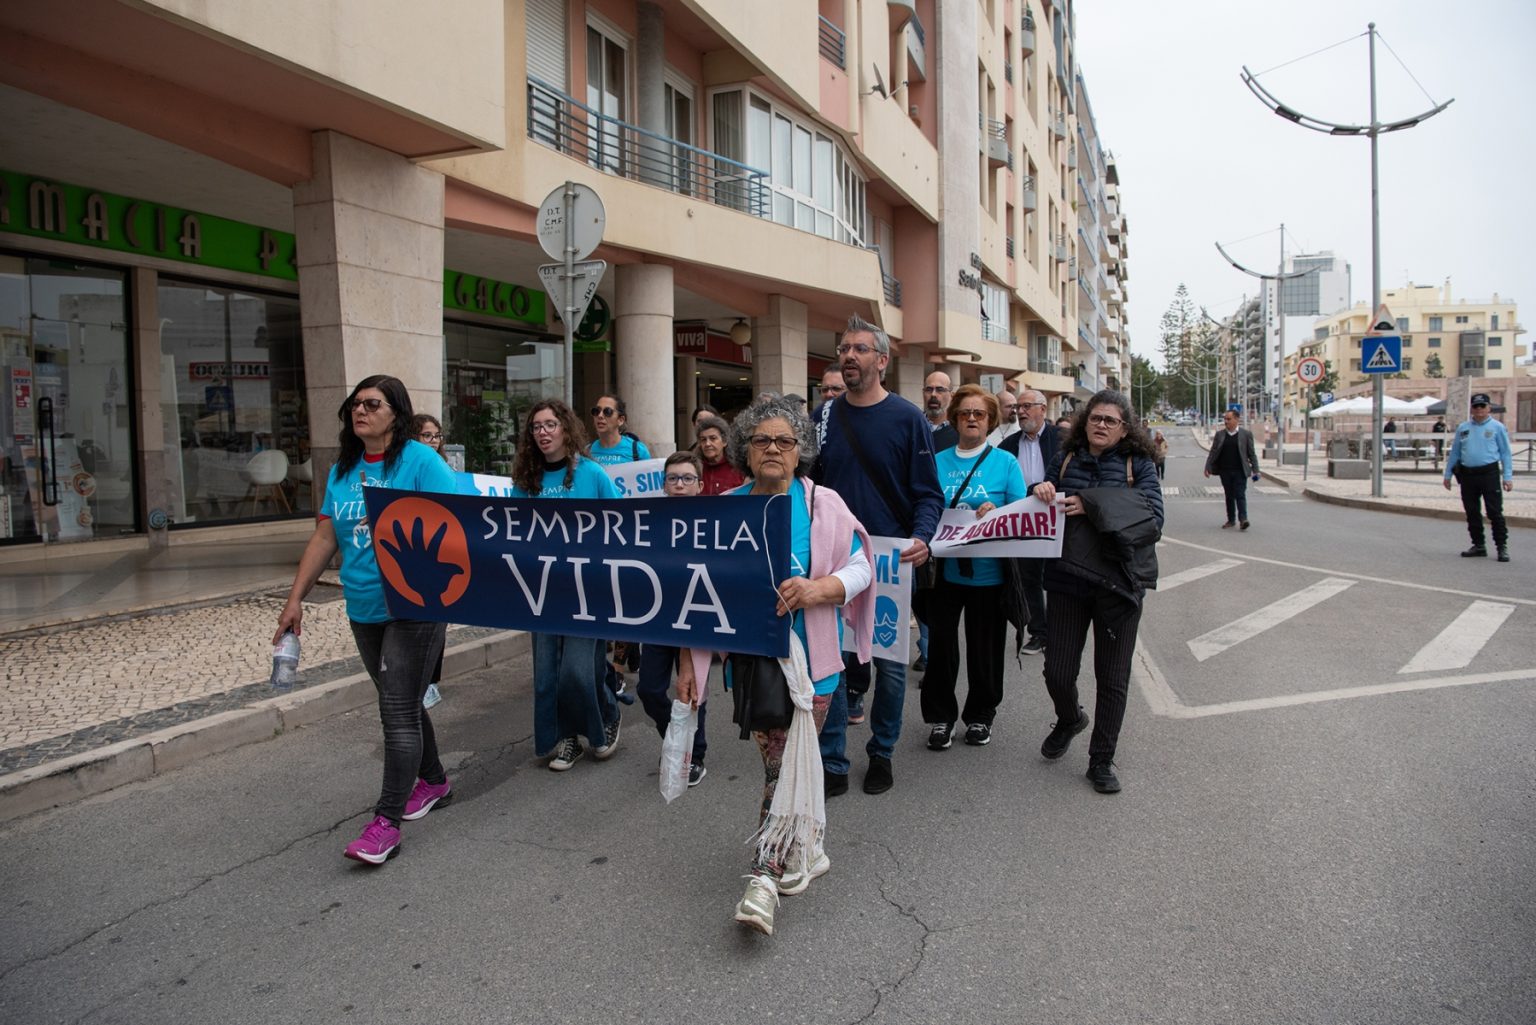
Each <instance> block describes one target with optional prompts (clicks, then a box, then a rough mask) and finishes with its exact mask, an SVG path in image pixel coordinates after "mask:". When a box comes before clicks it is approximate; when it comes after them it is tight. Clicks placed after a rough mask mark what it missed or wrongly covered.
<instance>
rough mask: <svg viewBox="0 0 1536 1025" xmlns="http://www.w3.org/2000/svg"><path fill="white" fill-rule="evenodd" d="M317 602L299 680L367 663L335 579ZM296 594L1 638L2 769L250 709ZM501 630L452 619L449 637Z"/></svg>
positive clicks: (307, 616)
mask: <svg viewBox="0 0 1536 1025" xmlns="http://www.w3.org/2000/svg"><path fill="white" fill-rule="evenodd" d="M312 597H317V598H319V599H320V600H317V601H313V602H305V605H304V633H303V652H302V657H301V658H300V662H299V668H300V674H301V676H300V682H299V684H298V686H299V687H301V688H302V687H305V686H314V685H315V684H318V683H323V682H326V681H328V680H332V679H337V678H339V677H342V676H346V675H350V674H352V673H356V672H360V671H361V670H362V666H361V663H360V662H359V661H358V659H357V649H356V647H355V645H354V644H353V641H352V632H351V630H350V629H349V627H348V625H347V617H346V606H345V604H344V603H343V602H341V601H340V600H338V599H339V597H340V592H339V590H337V589H335V588H326V587H319V588H316V590H315V592H314V594H313V595H312ZM284 600H285V595H280V594H261V595H247V596H243V597H240V598H236V599H233V600H229V601H225V602H221V603H217V604H211V605H204V606H200V607H196V608H180V609H173V610H168V611H165V612H160V613H156V614H143V615H137V616H133V617H121V618H117V619H112V620H107V621H102V622H96V623H92V624H89V625H83V626H76V627H71V628H67V629H57V630H48V631H37V632H33V633H27V634H12V635H9V636H4V637H0V666H3V667H4V668H3V669H0V679H3V680H4V686H3V687H0V772H11V771H15V770H16V769H20V768H26V767H29V766H32V765H37V764H40V763H42V762H46V761H50V760H52V759H55V758H61V757H65V756H67V755H71V754H77V753H80V752H82V751H88V750H91V749H92V748H95V747H100V746H102V745H105V744H110V743H115V742H117V741H120V740H126V739H129V738H131V737H133V736H136V735H140V734H143V733H147V732H150V731H152V730H157V729H163V728H164V727H166V726H171V725H175V724H177V723H181V722H185V721H188V720H190V719H197V718H201V717H204V716H208V715H212V714H214V713H215V712H220V711H224V710H226V709H230V708H238V707H240V706H242V705H244V704H247V703H249V702H251V701H255V700H261V699H262V698H266V697H270V696H272V694H273V693H274V692H273V691H272V689H271V687H270V686H269V685H268V683H267V677H268V675H269V674H270V672H271V667H272V644H271V641H272V630H273V628H274V625H275V624H276V622H277V616H278V613H279V612H280V611H281V610H282V606H283V601H284ZM493 632H495V631H491V630H482V629H477V628H467V627H456V626H455V627H450V628H449V644H455V643H463V642H464V641H467V640H470V639H473V638H474V637H475V636H477V635H480V634H489V633H493Z"/></svg>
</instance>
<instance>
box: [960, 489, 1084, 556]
mask: <svg viewBox="0 0 1536 1025" xmlns="http://www.w3.org/2000/svg"><path fill="white" fill-rule="evenodd" d="M1065 519H1066V513H1065V512H1064V511H1063V510H1062V508H1061V507H1060V506H1059V505H1046V504H1045V503H1044V502H1042V501H1040V500H1039V499H1038V498H1034V497H1030V498H1021V499H1020V500H1019V501H1017V502H1012V503H1010V504H1008V505H1005V506H1003V507H1002V508H1000V509H994V510H992V511H991V512H989V513H987V515H985V516H983V517H981V518H980V519H977V518H976V513H975V512H973V511H972V510H970V509H945V510H944V515H943V517H941V518H940V520H939V529H938V531H937V532H936V533H935V534H934V535H933V544H932V546H931V547H932V551H933V554H934V556H935V557H937V558H940V559H954V558H962V557H966V556H974V557H977V558H980V557H983V556H987V557H992V558H1004V559H1007V558H1028V559H1054V558H1057V557H1058V556H1060V555H1061V536H1062V531H1063V529H1064V523H1063V521H1064V520H1065Z"/></svg>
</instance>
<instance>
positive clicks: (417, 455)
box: [320, 441, 455, 623]
mask: <svg viewBox="0 0 1536 1025" xmlns="http://www.w3.org/2000/svg"><path fill="white" fill-rule="evenodd" d="M365 486H366V487H371V488H398V489H400V490H401V491H438V492H442V493H444V494H450V495H451V494H453V493H454V490H455V481H454V478H453V471H452V470H450V469H449V468H448V464H447V463H445V462H444V461H443V457H442V456H440V455H438V454H437V453H436V452H434V451H433V450H432V449H430V448H428V447H427V446H426V445H423V444H422V443H421V442H419V441H408V442H406V443H405V448H403V449H401V450H400V455H399V456H398V457H396V459H395V461H394V463H393V464H391V465H389V466H385V464H384V457H383V456H379V457H378V458H377V459H370V457H368V456H364V457H363V458H362V461H361V462H359V463H358V464H357V465H356V466H354V467H353V468H352V469H351V470H349V471H348V472H347V475H346V479H345V480H343V479H342V478H341V476H340V475H339V474H338V473H337V468H336V467H334V466H332V467H331V474H330V476H329V477H328V478H326V482H325V499H324V501H322V502H321V503H320V515H321V516H323V517H325V518H327V519H329V520H330V521H331V529H333V530H335V531H336V543H337V545H339V546H340V548H341V587H342V592H343V593H344V594H345V595H346V599H347V618H348V619H351V620H353V621H355V622H358V623H383V622H385V621H387V620H388V619H389V618H390V616H389V609H388V608H387V607H386V606H385V604H384V584H383V582H382V581H381V580H380V579H379V563H378V560H377V559H375V558H374V555H373V537H372V534H371V532H370V531H369V529H368V510H367V508H366V506H365V505H364V504H363V488H364V487H365Z"/></svg>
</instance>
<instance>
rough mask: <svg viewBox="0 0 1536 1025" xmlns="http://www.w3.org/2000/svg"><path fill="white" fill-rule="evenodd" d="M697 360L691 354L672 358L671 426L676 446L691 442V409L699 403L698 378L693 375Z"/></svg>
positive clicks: (695, 370) (697, 364)
mask: <svg viewBox="0 0 1536 1025" xmlns="http://www.w3.org/2000/svg"><path fill="white" fill-rule="evenodd" d="M698 369H699V361H698V360H697V359H696V358H694V357H693V356H678V357H676V358H675V360H674V365H673V374H674V378H675V389H676V390H675V392H674V395H673V406H672V426H673V430H675V431H676V432H677V440H678V442H679V446H678V447H682V446H683V445H688V444H691V443H692V442H693V424H692V423H691V418H692V417H693V411H694V409H695V408H696V407H697V406H698V403H699V398H698V396H699V379H698V377H696V376H695V374H696V373H697V371H698Z"/></svg>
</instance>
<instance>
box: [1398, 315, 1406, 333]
mask: <svg viewBox="0 0 1536 1025" xmlns="http://www.w3.org/2000/svg"><path fill="white" fill-rule="evenodd" d="M1407 331H1408V318H1407V317H1398V318H1397V333H1398V334H1406V333H1407Z"/></svg>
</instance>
